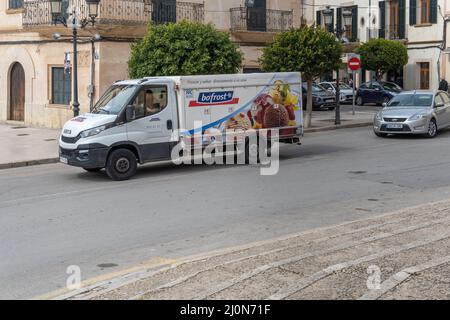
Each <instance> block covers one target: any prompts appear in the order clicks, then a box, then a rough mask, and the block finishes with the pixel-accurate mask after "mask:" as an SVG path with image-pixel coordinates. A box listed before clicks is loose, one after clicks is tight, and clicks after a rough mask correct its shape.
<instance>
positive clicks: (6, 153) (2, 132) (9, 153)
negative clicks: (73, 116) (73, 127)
mask: <svg viewBox="0 0 450 320" xmlns="http://www.w3.org/2000/svg"><path fill="white" fill-rule="evenodd" d="M59 134H60V130H53V129H41V128H32V127H27V126H24V125H21V124H13V123H4V122H1V123H0V146H1V148H2V151H1V152H0V169H7V168H13V167H21V166H27V165H33V164H43V163H51V162H57V160H58V138H59Z"/></svg>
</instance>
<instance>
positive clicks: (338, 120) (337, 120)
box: [334, 67, 341, 124]
mask: <svg viewBox="0 0 450 320" xmlns="http://www.w3.org/2000/svg"><path fill="white" fill-rule="evenodd" d="M339 69H340V68H339V67H338V68H337V69H336V108H335V119H334V124H341V101H340V100H341V99H340V90H339Z"/></svg>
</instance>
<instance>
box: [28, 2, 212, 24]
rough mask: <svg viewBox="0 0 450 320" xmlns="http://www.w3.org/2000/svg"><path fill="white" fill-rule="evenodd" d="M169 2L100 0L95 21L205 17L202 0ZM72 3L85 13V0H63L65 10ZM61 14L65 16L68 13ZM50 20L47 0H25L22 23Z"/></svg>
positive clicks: (200, 19) (143, 20) (199, 18)
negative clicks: (156, 5)
mask: <svg viewBox="0 0 450 320" xmlns="http://www.w3.org/2000/svg"><path fill="white" fill-rule="evenodd" d="M169 6H170V7H169ZM169 6H165V7H164V8H153V5H152V2H151V0H102V1H100V7H99V15H98V17H97V19H96V23H97V24H108V25H111V24H112V25H119V26H120V25H146V24H147V23H148V22H150V21H151V20H153V21H154V22H156V23H165V22H175V21H180V20H191V21H203V20H204V5H203V4H198V3H190V2H177V3H176V4H174V5H169ZM73 7H75V8H76V10H77V12H79V13H80V15H81V17H82V18H87V17H88V8H87V5H86V1H85V0H66V1H64V0H63V9H64V10H63V11H64V12H67V9H71V8H73ZM70 11H71V10H70ZM64 15H65V16H66V17H67V16H68V14H67V13H65V14H64ZM51 23H52V15H51V11H50V0H24V13H23V18H22V24H23V26H25V27H32V26H42V25H51Z"/></svg>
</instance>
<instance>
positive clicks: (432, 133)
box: [428, 121, 436, 137]
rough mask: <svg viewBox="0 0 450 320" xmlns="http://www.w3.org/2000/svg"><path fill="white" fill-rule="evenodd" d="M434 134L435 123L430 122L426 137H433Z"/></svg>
mask: <svg viewBox="0 0 450 320" xmlns="http://www.w3.org/2000/svg"><path fill="white" fill-rule="evenodd" d="M435 134H436V123H434V121H430V124H429V126H428V135H429V136H430V137H434V136H435Z"/></svg>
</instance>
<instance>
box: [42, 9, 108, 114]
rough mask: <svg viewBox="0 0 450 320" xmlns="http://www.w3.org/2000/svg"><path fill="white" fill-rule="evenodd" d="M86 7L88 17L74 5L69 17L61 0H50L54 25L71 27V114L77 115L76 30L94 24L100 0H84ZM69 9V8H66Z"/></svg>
mask: <svg viewBox="0 0 450 320" xmlns="http://www.w3.org/2000/svg"><path fill="white" fill-rule="evenodd" d="M85 2H86V5H87V8H88V16H89V19H87V18H83V17H81V15H80V12H79V11H77V8H76V7H75V5H73V6H72V8H71V9H70V10H71V11H70V15H69V18H66V17H65V16H64V14H63V12H62V0H50V11H51V14H52V19H53V23H54V25H57V24H58V23H61V24H62V25H63V26H65V27H67V28H71V29H72V42H73V101H72V105H73V115H74V117H77V116H78V115H79V114H80V103H79V102H78V57H77V55H78V51H77V41H78V30H77V29H83V28H85V27H86V26H88V25H89V24H90V25H92V26H94V24H95V19H96V18H97V17H98V7H99V4H100V0H85ZM68 11H69V10H68Z"/></svg>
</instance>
